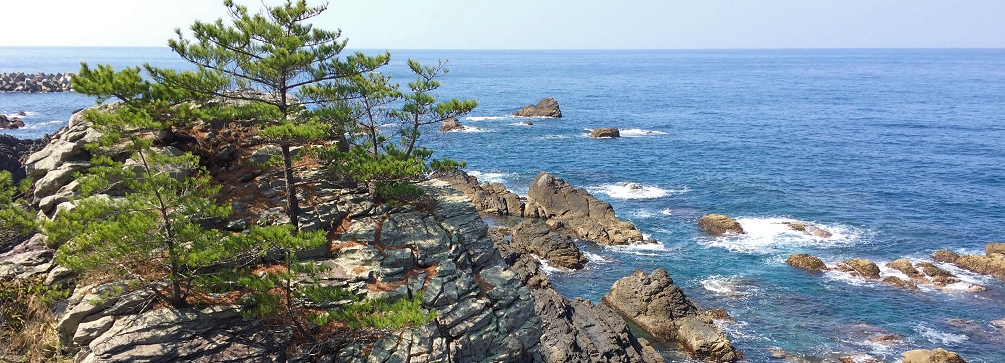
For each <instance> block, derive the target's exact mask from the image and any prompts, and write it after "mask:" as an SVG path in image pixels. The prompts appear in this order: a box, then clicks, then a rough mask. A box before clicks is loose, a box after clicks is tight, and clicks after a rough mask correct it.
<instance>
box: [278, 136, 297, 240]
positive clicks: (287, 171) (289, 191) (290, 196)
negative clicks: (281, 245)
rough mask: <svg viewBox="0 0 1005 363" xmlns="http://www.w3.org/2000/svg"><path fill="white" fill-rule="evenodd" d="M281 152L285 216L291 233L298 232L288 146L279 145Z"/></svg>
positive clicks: (294, 183)
mask: <svg viewBox="0 0 1005 363" xmlns="http://www.w3.org/2000/svg"><path fill="white" fill-rule="evenodd" d="M280 148H281V149H282V151H283V175H284V176H285V179H286V214H287V215H288V216H289V217H290V223H293V233H297V232H299V231H300V218H299V217H298V216H299V215H300V204H299V203H298V201H297V186H296V180H295V179H294V177H293V157H292V155H291V154H290V145H288V144H286V143H283V144H282V145H280Z"/></svg>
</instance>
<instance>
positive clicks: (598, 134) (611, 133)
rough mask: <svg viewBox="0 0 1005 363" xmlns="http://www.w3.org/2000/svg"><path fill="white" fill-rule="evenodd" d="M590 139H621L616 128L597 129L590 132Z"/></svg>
mask: <svg viewBox="0 0 1005 363" xmlns="http://www.w3.org/2000/svg"><path fill="white" fill-rule="evenodd" d="M590 137H592V138H594V139H601V138H616V137H621V132H620V131H618V128H617V127H606V128H599V129H595V130H593V131H590Z"/></svg>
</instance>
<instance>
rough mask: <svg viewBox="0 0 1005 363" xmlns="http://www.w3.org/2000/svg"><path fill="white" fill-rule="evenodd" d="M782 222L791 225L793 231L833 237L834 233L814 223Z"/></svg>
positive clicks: (821, 236)
mask: <svg viewBox="0 0 1005 363" xmlns="http://www.w3.org/2000/svg"><path fill="white" fill-rule="evenodd" d="M782 224H784V225H787V226H789V228H791V229H792V230H793V231H797V232H803V234H806V235H809V236H817V237H820V238H831V236H832V235H833V234H831V233H830V232H828V231H827V230H825V229H822V228H819V227H817V226H814V225H812V224H808V223H803V222H782Z"/></svg>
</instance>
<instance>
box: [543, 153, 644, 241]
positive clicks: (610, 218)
mask: <svg viewBox="0 0 1005 363" xmlns="http://www.w3.org/2000/svg"><path fill="white" fill-rule="evenodd" d="M524 217H532V218H544V219H548V220H549V221H548V223H549V226H551V227H552V228H555V229H558V230H559V232H563V233H568V234H571V235H573V236H574V237H577V238H580V239H584V240H588V241H593V242H596V243H599V244H604V245H624V244H631V243H639V242H643V237H642V232H641V231H639V230H638V229H636V228H635V226H634V225H633V224H632V223H631V222H626V221H622V220H619V219H618V218H617V217H616V216H615V215H614V208H613V207H611V205H610V204H608V203H607V202H604V201H602V200H599V199H597V198H595V197H593V196H592V195H590V193H589V192H587V191H586V190H585V189H582V188H576V187H573V186H572V185H570V184H569V183H567V182H565V180H562V179H560V178H557V177H555V176H554V175H551V174H549V173H547V172H543V171H542V172H541V173H540V174H538V175H537V177H535V178H534V181H533V182H531V184H530V189H529V190H528V191H527V204H526V206H525V208H524ZM556 222H561V223H556Z"/></svg>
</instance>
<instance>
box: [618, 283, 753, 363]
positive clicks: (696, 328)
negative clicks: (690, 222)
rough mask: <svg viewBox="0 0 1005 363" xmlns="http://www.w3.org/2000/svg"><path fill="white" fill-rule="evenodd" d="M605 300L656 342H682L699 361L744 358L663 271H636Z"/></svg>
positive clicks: (728, 360)
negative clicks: (650, 335)
mask: <svg viewBox="0 0 1005 363" xmlns="http://www.w3.org/2000/svg"><path fill="white" fill-rule="evenodd" d="M603 301H604V303H605V304H607V306H610V307H611V308H612V309H614V310H615V311H617V312H618V313H620V314H621V315H622V316H624V317H625V318H626V319H628V320H630V321H632V322H634V323H636V324H638V325H639V326H641V327H642V328H643V329H645V330H646V331H648V332H649V333H651V334H652V335H653V336H654V337H656V338H657V339H660V340H663V341H666V342H672V341H678V342H680V344H681V345H682V346H683V347H684V348H685V349H686V350H687V351H688V353H689V354H691V355H692V356H693V357H695V358H697V359H701V360H706V361H712V362H733V361H737V360H740V359H743V355H742V354H741V353H740V352H739V351H737V350H736V349H734V348H733V346H732V345H731V344H730V343H729V340H728V339H726V336H725V334H723V333H722V331H721V330H719V328H718V327H716V326H715V324H713V323H712V320H711V319H709V317H708V316H707V315H705V314H704V313H702V311H701V310H700V309H698V306H697V305H695V304H694V303H693V302H691V300H690V299H688V298H687V296H685V295H684V291H683V290H681V289H680V288H679V287H677V286H676V285H674V283H673V279H671V278H670V276H669V275H667V272H666V270H664V269H662V268H658V269H656V270H653V272H652V274H650V275H646V274H645V272H643V271H642V270H636V271H635V272H634V273H632V275H631V276H628V277H624V278H622V279H620V280H618V281H616V282H615V283H614V285H613V286H611V290H610V291H609V292H608V293H607V295H604V297H603Z"/></svg>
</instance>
